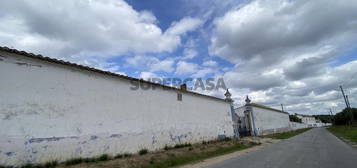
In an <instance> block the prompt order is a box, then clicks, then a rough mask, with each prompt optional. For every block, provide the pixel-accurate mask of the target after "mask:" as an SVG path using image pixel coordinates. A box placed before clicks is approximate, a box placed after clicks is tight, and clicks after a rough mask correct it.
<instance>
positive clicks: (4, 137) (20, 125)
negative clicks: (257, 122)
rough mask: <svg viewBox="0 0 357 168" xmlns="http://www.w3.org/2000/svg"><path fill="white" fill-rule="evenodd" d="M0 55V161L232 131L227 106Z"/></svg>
mask: <svg viewBox="0 0 357 168" xmlns="http://www.w3.org/2000/svg"><path fill="white" fill-rule="evenodd" d="M131 86H132V85H131V84H130V81H128V80H126V79H122V78H118V77H114V76H110V75H105V74H101V73H97V72H92V71H87V70H83V69H79V68H77V67H72V66H66V65H61V64H55V63H51V62H46V61H42V60H37V59H33V58H28V57H24V56H21V55H15V54H13V53H7V52H2V51H1V52H0V165H21V164H26V163H42V162H47V161H51V160H57V161H64V160H67V159H70V158H75V157H94V156H98V155H100V154H104V153H105V154H111V155H114V154H118V153H124V152H137V151H138V150H140V149H143V148H146V149H149V150H155V149H159V148H162V147H164V146H165V145H173V144H178V143H186V142H189V143H195V142H200V141H203V140H212V139H216V138H217V137H218V136H221V135H225V136H233V128H232V121H231V114H230V106H229V103H227V102H224V101H221V100H217V99H213V98H209V97H205V96H197V95H193V94H190V93H183V96H182V97H183V98H182V99H183V100H182V101H177V91H175V90H167V89H166V90H165V89H163V88H162V87H157V88H156V89H155V90H136V91H133V90H130V87H131Z"/></svg>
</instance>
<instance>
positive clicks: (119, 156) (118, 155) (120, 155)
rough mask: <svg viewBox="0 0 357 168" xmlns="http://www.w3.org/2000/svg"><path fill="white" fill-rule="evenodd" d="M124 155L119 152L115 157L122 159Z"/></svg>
mask: <svg viewBox="0 0 357 168" xmlns="http://www.w3.org/2000/svg"><path fill="white" fill-rule="evenodd" d="M123 157H124V155H123V154H117V155H115V156H114V158H115V159H121V158H123Z"/></svg>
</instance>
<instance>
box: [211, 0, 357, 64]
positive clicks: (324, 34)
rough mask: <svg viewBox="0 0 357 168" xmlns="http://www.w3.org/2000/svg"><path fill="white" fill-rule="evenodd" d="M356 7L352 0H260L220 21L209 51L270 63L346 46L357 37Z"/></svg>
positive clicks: (232, 12) (260, 62)
mask: <svg viewBox="0 0 357 168" xmlns="http://www.w3.org/2000/svg"><path fill="white" fill-rule="evenodd" d="M356 9H357V3H356V2H355V1H353V0H343V1H331V2H329V5H326V1H325V0H315V1H309V0H301V1H288V0H277V1H273V2H272V1H267V0H256V1H253V2H251V3H249V4H247V5H245V6H243V7H241V8H238V9H233V10H231V11H229V12H227V13H226V14H225V15H224V16H223V17H220V18H217V19H216V22H215V34H214V36H213V37H212V45H211V47H210V53H211V54H212V55H217V56H220V57H222V58H225V59H227V60H229V61H231V62H233V63H239V62H242V61H243V62H247V61H249V62H255V63H256V64H261V65H270V64H274V63H276V62H277V61H279V60H281V59H282V58H284V57H285V58H286V56H287V55H289V54H290V55H291V56H292V57H294V54H292V53H296V52H300V51H301V50H308V49H310V51H313V50H315V49H317V48H321V46H326V45H328V44H329V45H336V44H337V43H338V44H339V45H343V44H346V43H344V42H345V41H346V40H347V41H348V40H351V39H354V40H355V39H356V35H357V29H355V27H356V26H357V22H356V21H355V18H356V16H357V10H356ZM341 41H343V42H341Z"/></svg>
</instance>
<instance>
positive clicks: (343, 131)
mask: <svg viewBox="0 0 357 168" xmlns="http://www.w3.org/2000/svg"><path fill="white" fill-rule="evenodd" d="M327 130H329V131H330V132H331V133H332V134H334V135H335V136H337V137H341V138H344V139H347V140H349V141H351V142H353V143H356V144H357V127H352V126H336V125H334V126H331V127H329V128H327Z"/></svg>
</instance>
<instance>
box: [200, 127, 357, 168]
mask: <svg viewBox="0 0 357 168" xmlns="http://www.w3.org/2000/svg"><path fill="white" fill-rule="evenodd" d="M239 167H242V168H295V167H296V168H297V167H299V168H317V167H321V168H350V167H351V168H357V148H353V147H352V146H350V145H348V144H346V143H344V142H343V141H341V140H340V139H338V138H336V137H335V136H334V135H332V134H331V133H330V132H328V131H327V130H326V129H325V128H314V129H312V130H309V131H307V132H304V133H302V134H300V135H297V136H295V137H292V138H289V139H287V140H283V141H280V142H278V143H275V144H272V145H270V146H267V147H265V148H262V149H259V150H257V151H254V152H251V153H247V154H244V155H241V156H239V157H237V158H232V159H229V160H226V161H223V162H221V163H217V164H215V165H211V166H209V167H207V168H239Z"/></svg>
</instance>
